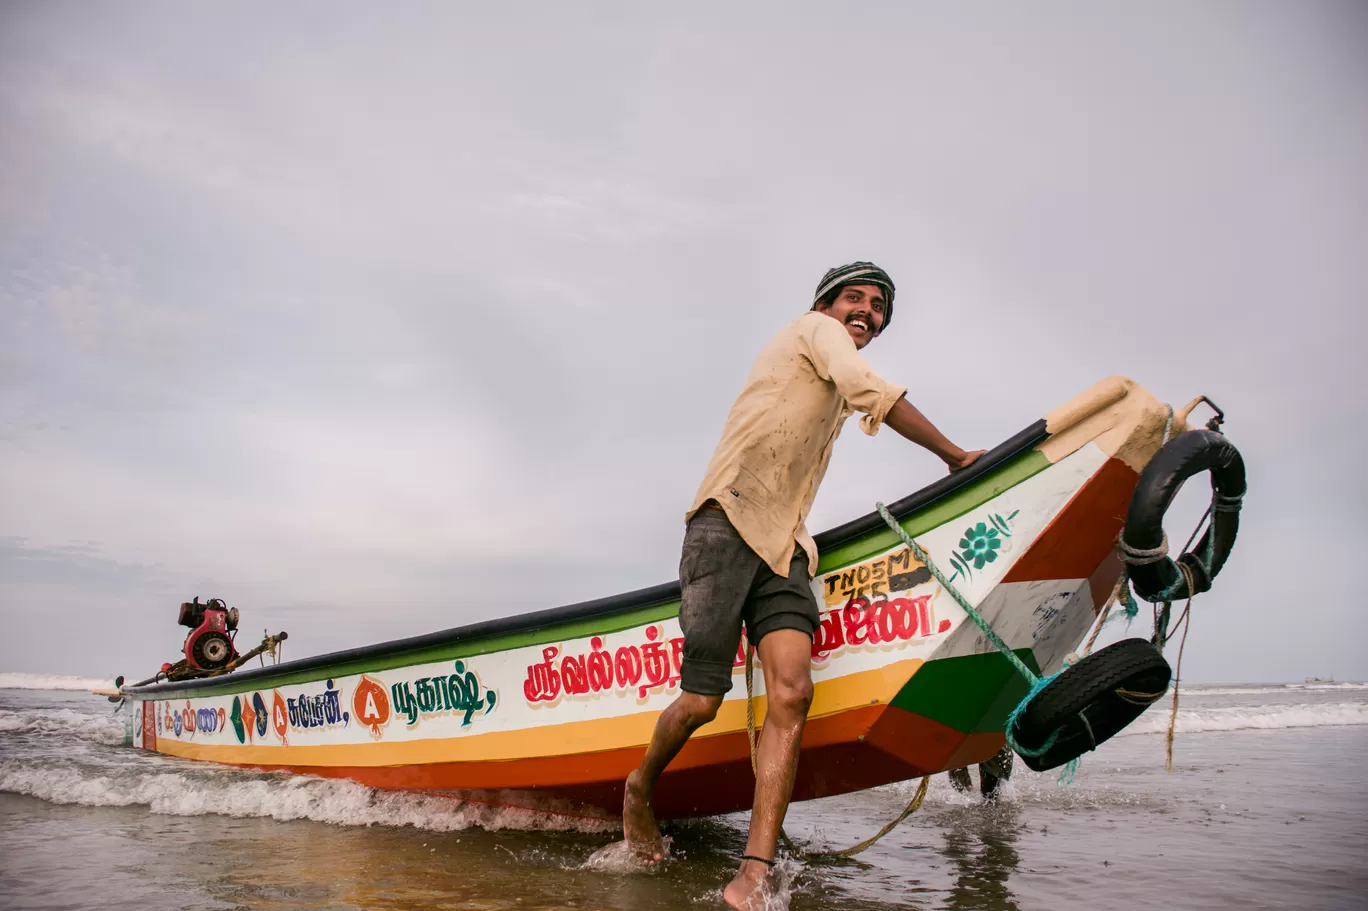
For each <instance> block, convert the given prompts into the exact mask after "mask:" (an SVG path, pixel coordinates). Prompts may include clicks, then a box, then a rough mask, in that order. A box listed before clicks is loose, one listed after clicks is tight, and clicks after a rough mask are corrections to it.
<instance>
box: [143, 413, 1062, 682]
mask: <svg viewBox="0 0 1368 911" xmlns="http://www.w3.org/2000/svg"><path fill="white" fill-rule="evenodd" d="M1050 436H1051V434H1050V432H1049V431H1048V430H1047V429H1046V422H1045V419H1044V418H1040V419H1038V420H1036V421H1035V422H1034V423H1032V424H1031V425H1030V426H1029V427H1026V428H1025V429H1023V430H1021V431H1019V432H1017V433H1015V434H1013V435H1012V436H1010V437H1008V438H1007V439H1006V440H1004V441H1003V442H1002V443H999V444H998V445H997V446H995V447H993V448H992V449H991V450H989V451H988V452H987V453H985V454H984V455H983V456H982V457H981V458H979V459H978V460H976V461H975V462H974V464H973V465H971V466H969V467H968V468H964V469H961V470H959V471H956V472H952V473H950V474H948V475H946V476H944V477H942V478H939V479H937V480H936V481H933V482H932V483H930V484H928V485H926V486H925V487H922V488H921V489H919V490H917V491H915V492H913V493H911V494H909V495H908V496H906V497H903V498H902V499H900V500H897V501H895V502H893V503H890V504H888V510H889V512H890V513H891V514H892V515H893V516H894V517H895V518H896V519H898V520H899V521H905V520H906V519H908V518H909V517H910V516H911V515H912V514H914V513H916V512H919V511H921V510H923V509H926V508H927V507H930V506H932V505H934V504H936V503H938V502H939V501H941V500H943V499H945V498H946V497H949V496H951V495H952V494H954V493H956V492H958V491H960V490H963V489H964V488H966V487H968V486H970V485H971V484H973V483H975V482H977V481H979V480H981V479H982V478H984V477H986V476H987V475H989V474H992V473H993V472H994V471H996V470H997V469H998V468H1000V467H1002V466H1004V465H1007V464H1008V463H1010V462H1012V461H1013V460H1014V459H1016V458H1017V457H1018V456H1021V455H1023V454H1024V453H1026V452H1028V451H1030V450H1032V449H1034V448H1035V447H1037V446H1039V445H1040V444H1041V443H1042V442H1044V441H1045V440H1046V439H1048V438H1049V437H1050ZM883 528H885V525H884V521H883V518H882V517H881V516H880V515H879V514H878V513H877V512H870V513H868V514H866V515H864V516H861V517H859V518H857V519H853V520H851V521H849V522H846V523H844V524H842V525H838V526H836V527H835V528H831V529H828V530H827V531H824V532H822V533H821V534H818V535H815V536H814V538H815V540H816V542H817V546H818V548H819V550H821V551H827V550H829V549H833V548H836V547H840V546H842V545H845V544H848V543H850V542H852V541H855V540H858V539H860V538H863V537H865V536H867V535H870V534H871V533H874V532H877V531H879V530H881V529H883ZM679 595H680V587H679V581H678V580H675V581H673V582H666V583H662V584H659V585H653V586H650V587H647V588H640V589H636V590H634V591H629V592H623V593H620V594H616V595H609V596H607V597H603V598H596V599H594V600H591V601H581V602H578V603H575V604H568V605H563V606H561V607H552V608H546V609H543V610H539V611H532V612H530V613H524V614H514V615H512V616H508V617H496V618H493V619H490V620H481V621H479V622H477V623H471V624H467V625H465V626H458V627H453V628H450V629H445V630H438V631H435V632H431V633H423V634H421V635H418V636H410V637H407V638H404V639H392V640H389V641H387V642H378V643H375V644H372V645H365V646H358V647H357V648H352V649H345V650H343V651H336V652H328V653H326V654H322V655H313V656H310V657H307V658H298V659H295V660H293V661H287V662H282V663H280V664H273V665H269V666H267V667H257V668H251V669H248V670H242V671H238V672H234V673H232V674H223V675H220V676H216V677H202V678H199V679H197V680H181V681H175V682H162V683H154V684H147V685H146V686H139V687H125V688H124V689H123V693H124V694H125V695H131V696H139V697H144V698H151V699H166V698H171V697H173V696H178V695H180V694H182V693H187V692H191V693H194V692H201V691H209V690H222V689H224V688H231V689H237V688H238V684H240V683H246V684H248V685H249V686H248V688H255V686H252V685H253V684H255V685H258V686H259V685H264V684H266V683H268V682H269V681H271V680H273V679H276V678H279V677H283V676H291V675H294V674H299V673H305V672H308V671H314V670H323V669H325V668H329V667H333V666H336V665H347V664H351V663H353V662H357V661H364V660H366V659H373V658H385V659H394V658H396V657H400V656H402V655H405V654H408V653H417V652H426V651H428V650H430V649H433V648H440V647H443V646H453V645H458V644H468V643H472V642H477V641H479V640H481V639H488V638H492V637H495V636H507V635H511V634H517V633H529V632H535V631H536V630H540V629H544V628H547V627H554V626H562V625H565V624H569V623H577V622H581V621H584V620H591V619H594V618H598V617H609V616H614V615H618V614H625V613H629V612H636V611H642V610H648V609H650V608H653V607H662V606H665V605H668V604H671V603H673V602H675V601H678V600H679ZM206 695H208V693H206Z"/></svg>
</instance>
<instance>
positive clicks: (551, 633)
mask: <svg viewBox="0 0 1368 911" xmlns="http://www.w3.org/2000/svg"><path fill="white" fill-rule="evenodd" d="M678 614H679V602H678V601H672V602H670V603H668V604H657V605H655V606H653V607H645V608H642V609H641V610H635V611H631V612H629V613H623V614H614V615H612V616H610V617H591V618H589V619H587V620H578V621H576V622H574V623H563V624H560V625H557V626H546V627H541V628H539V629H532V630H524V631H522V632H517V633H507V634H505V635H502V636H491V637H490V638H488V639H471V640H469V641H466V642H453V643H450V644H448V645H435V646H432V647H430V648H426V649H420V650H417V651H410V652H394V653H392V654H389V655H373V656H371V657H368V658H362V659H358V660H354V661H339V662H338V663H337V664H331V665H328V666H327V667H321V668H313V669H310V670H303V671H293V672H291V671H289V670H288V669H286V670H284V671H282V672H281V673H280V674H279V675H276V674H272V675H270V676H265V677H257V678H256V679H254V680H244V681H242V682H238V681H237V680H234V679H233V678H232V677H231V676H229V677H225V678H224V681H223V684H222V685H221V686H212V687H205V686H197V687H195V688H194V689H193V690H187V689H182V688H179V687H166V688H165V689H158V690H157V691H156V692H155V693H139V694H138V696H139V697H141V698H156V699H173V698H180V697H182V696H186V697H189V696H193V697H195V698H199V697H202V696H219V695H223V694H225V693H240V692H243V691H247V692H250V691H252V690H262V689H270V688H271V687H275V686H293V685H295V684H300V683H313V682H315V681H318V680H328V679H331V678H333V677H347V676H349V675H352V674H360V673H362V672H365V673H379V672H380V671H387V670H392V669H394V668H397V667H408V666H410V665H414V664H429V663H432V662H438V661H454V660H455V659H457V658H469V657H471V656H475V655H488V654H490V653H492V652H502V651H506V650H508V649H515V648H524V647H526V646H529V645H541V644H542V643H544V642H561V641H564V640H566V639H578V638H581V637H584V636H606V635H608V634H609V633H615V632H617V631H619V630H624V629H631V628H633V627H637V626H644V625H646V624H648V623H656V622H658V621H660V620H664V619H667V618H669V617H674V616H677V615H678Z"/></svg>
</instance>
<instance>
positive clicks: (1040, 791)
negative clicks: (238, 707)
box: [0, 687, 1368, 911]
mask: <svg viewBox="0 0 1368 911" xmlns="http://www.w3.org/2000/svg"><path fill="white" fill-rule="evenodd" d="M1194 693H1195V695H1191V696H1188V697H1185V701H1184V712H1183V714H1182V715H1181V716H1180V719H1181V722H1182V723H1181V724H1180V732H1181V731H1183V729H1184V727H1186V728H1187V729H1188V730H1187V731H1186V732H1184V733H1180V734H1179V738H1178V742H1177V751H1176V763H1175V768H1174V771H1173V772H1172V773H1166V772H1165V771H1164V764H1163V762H1164V749H1163V736H1162V734H1160V733H1157V731H1158V730H1159V729H1161V728H1162V722H1163V721H1164V720H1165V719H1164V718H1162V717H1159V715H1160V713H1158V712H1156V713H1155V714H1154V717H1149V716H1147V717H1146V718H1144V719H1142V720H1141V722H1140V723H1139V724H1138V726H1139V727H1140V728H1141V730H1142V731H1143V730H1149V729H1152V730H1153V731H1156V733H1134V734H1128V735H1125V736H1122V737H1118V738H1117V739H1115V740H1113V741H1112V742H1111V743H1108V744H1106V745H1104V747H1103V748H1102V750H1101V751H1099V752H1098V753H1097V754H1092V755H1090V756H1088V757H1087V758H1086V759H1085V761H1084V763H1083V765H1082V768H1081V769H1080V771H1079V774H1078V777H1077V779H1076V780H1075V781H1074V782H1073V784H1071V785H1068V786H1060V785H1059V784H1058V783H1057V782H1056V780H1055V778H1056V776H1055V775H1053V774H1046V775H1034V774H1032V773H1030V772H1028V771H1026V770H1024V769H1023V768H1021V766H1020V765H1018V770H1019V771H1018V774H1017V775H1016V777H1015V778H1014V779H1013V780H1012V781H1011V782H1010V783H1009V784H1008V786H1007V787H1006V789H1005V791H1004V793H1003V795H1002V798H1001V800H1000V801H999V802H998V803H997V804H996V805H995V806H989V805H984V804H983V803H982V802H981V801H979V799H978V798H977V796H971V795H962V794H959V793H957V792H955V791H954V790H953V789H951V788H950V786H949V784H948V782H947V780H946V777H945V776H944V775H941V776H937V778H936V779H935V780H934V781H933V785H932V788H931V792H930V794H929V796H928V799H927V801H926V805H925V806H924V807H923V809H922V810H921V811H920V812H918V813H917V814H916V815H914V816H913V817H911V818H909V819H908V820H907V821H906V822H905V823H904V824H903V825H902V826H901V827H900V828H899V829H897V830H895V831H894V832H893V833H892V834H891V835H889V836H888V837H886V838H885V839H884V840H883V841H882V842H881V843H879V844H878V845H876V846H875V847H874V848H872V849H870V850H869V851H868V852H866V853H865V854H862V855H860V857H858V858H857V859H854V860H849V861H844V862H840V863H810V864H799V863H792V862H790V863H788V864H786V872H787V874H788V876H789V877H790V878H791V884H790V886H789V888H788V889H786V890H785V895H784V896H783V902H786V903H787V907H789V908H791V909H793V911H804V909H851V911H854V909H871V911H872V909H892V908H928V909H929V908H947V909H969V908H981V909H1013V908H1020V909H1028V908H1029V909H1035V908H1039V909H1050V911H1058V909H1060V908H1074V907H1088V906H1092V907H1111V908H1156V909H1157V908H1163V909H1175V908H1213V907H1240V908H1277V907H1290V908H1298V909H1308V908H1362V907H1365V906H1368V899H1366V898H1365V896H1368V786H1366V785H1368V781H1365V779H1366V778H1368V773H1365V771H1364V763H1363V759H1362V757H1363V755H1364V752H1365V749H1368V724H1366V723H1365V722H1368V690H1365V689H1363V688H1359V689H1352V688H1351V689H1342V688H1327V689H1323V690H1311V689H1304V688H1298V689H1284V688H1276V687H1266V688H1228V689H1226V690H1223V689H1212V690H1209V692H1208V693H1206V694H1203V693H1202V692H1201V691H1200V690H1197V691H1194ZM108 714H109V712H108V704H107V703H103V701H102V700H98V699H93V698H91V697H83V696H80V695H76V694H59V693H48V692H41V693H40V692H36V691H18V690H7V691H0V896H3V900H0V904H3V906H4V907H6V908H14V909H21V908H24V909H28V908H34V909H37V908H53V909H55V908H92V907H98V908H129V909H133V908H138V909H181V908H194V909H201V908H203V909H211V908H212V909H218V908H249V909H396V911H398V909H428V908H432V909H439V908H440V909H480V911H494V909H589V908H604V909H607V908H612V909H678V908H700V909H703V908H721V907H723V906H722V904H721V901H720V891H721V887H722V886H723V885H724V884H725V883H726V881H727V880H728V879H729V878H730V875H731V872H732V870H733V869H734V867H735V863H736V857H737V855H739V854H740V853H741V850H742V847H743V845H744V837H745V835H744V826H745V815H744V814H738V815H736V816H732V817H724V818H719V819H711V820H701V821H694V822H688V823H684V824H678V825H672V826H668V827H667V832H668V833H669V834H671V835H672V836H673V838H674V851H673V854H672V858H671V859H670V860H669V861H668V862H667V863H665V864H664V865H663V866H662V867H661V868H660V869H659V870H657V871H655V872H651V873H637V874H630V875H623V874H615V873H606V872H602V871H592V870H585V869H582V868H581V865H582V864H583V863H584V861H585V860H586V859H587V858H588V857H589V856H590V855H591V854H592V853H593V852H594V851H595V850H596V849H598V848H600V847H602V846H603V845H605V844H607V843H608V842H610V841H612V840H614V839H615V838H620V837H621V836H620V833H617V834H615V833H613V832H611V831H593V832H584V831H576V830H575V828H574V826H575V825H577V823H575V822H574V821H571V820H564V819H561V820H546V819H537V818H536V817H535V816H533V815H531V814H527V813H525V812H521V811H518V812H507V811H500V810H497V809H493V808H489V807H470V806H461V805H459V804H457V803H456V802H455V801H450V800H446V799H443V798H425V797H421V796H414V795H403V794H399V795H396V794H383V793H379V792H373V791H370V790H368V789H366V788H361V787H359V786H356V785H351V784H349V783H345V782H329V781H322V780H319V779H308V778H300V777H290V776H285V775H265V774H259V773H248V772H240V771H236V770H225V769H218V768H214V767H205V766H201V765H199V764H192V763H187V762H184V761H180V760H174V759H170V758H166V757H157V756H149V755H146V754H140V753H136V752H133V751H131V750H126V749H124V748H123V747H121V746H119V745H117V744H118V740H119V737H118V731H119V729H120V728H119V725H118V724H117V723H116V722H114V721H112V720H111V719H110V718H109V717H108ZM1229 728H1234V729H1229ZM914 786H915V782H907V783H904V784H901V785H896V786H893V787H890V788H885V789H879V790H876V791H871V792H865V793H861V794H855V795H847V796H844V797H839V798H831V799H828V800H822V801H814V802H810V803H806V804H801V805H796V806H795V807H794V808H793V810H792V811H791V813H790V817H789V822H788V825H787V828H788V830H789V833H790V834H791V835H792V836H793V837H795V839H797V840H799V841H810V842H812V843H813V845H814V846H818V847H821V846H843V845H845V844H850V843H853V842H855V841H858V840H860V839H862V838H865V837H867V836H868V835H870V834H872V832H873V831H875V830H876V829H877V828H878V827H879V826H880V825H882V823H883V822H884V821H886V820H887V819H888V818H890V817H891V816H893V815H896V813H897V812H898V811H899V810H900V809H901V807H902V805H903V804H904V803H905V802H906V800H907V798H908V796H910V793H911V790H912V788H913V787H914ZM548 826H549V827H552V829H553V830H547V829H546V828H540V827H548Z"/></svg>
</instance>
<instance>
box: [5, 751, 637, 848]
mask: <svg viewBox="0 0 1368 911" xmlns="http://www.w3.org/2000/svg"><path fill="white" fill-rule="evenodd" d="M134 757H136V758H135V761H136V762H137V763H138V764H139V765H144V766H146V765H147V764H149V763H156V764H158V765H162V764H170V763H174V762H175V761H174V760H168V759H164V758H162V757H153V756H141V755H137V754H132V755H131V756H130V758H134ZM0 791H10V792H13V793H16V794H27V795H29V796H31V797H37V798H39V799H41V800H46V801H49V802H51V803H58V804H76V805H79V806H87V807H127V806H145V807H147V808H148V809H149V810H150V811H151V812H153V813H159V814H163V815H167V816H206V815H218V816H230V817H236V818H248V817H260V818H269V819H277V820H281V821H285V820H296V819H310V820H314V821H315V822H323V823H330V824H332V825H341V826H392V827H404V826H413V827H414V828H418V829H427V830H430V831H434V832H453V831H460V830H462V829H469V828H472V827H478V828H481V829H485V830H489V831H497V830H500V829H519V830H528V831H576V832H589V833H601V832H612V831H614V830H615V829H620V828H621V826H620V824H619V823H618V822H617V821H616V820H607V819H601V818H592V817H589V816H585V815H579V814H575V813H572V812H568V809H569V808H568V807H564V806H562V805H561V803H560V802H558V801H545V802H544V803H543V804H540V805H533V806H532V807H529V806H527V804H526V797H525V795H518V798H519V799H520V802H521V803H523V805H520V806H509V805H507V804H500V803H498V802H496V801H497V795H492V796H491V800H490V801H488V802H485V801H479V802H477V801H474V800H463V799H460V798H456V797H448V796H445V795H440V794H433V795H428V794H420V793H416V792H412V791H380V790H376V789H374V788H368V787H365V786H364V785H360V784H357V783H355V782H351V781H341V780H334V779H324V778H314V777H312V776H307V775H289V774H283V773H262V772H246V771H241V770H236V769H223V768H212V767H210V768H205V769H195V770H193V771H179V770H175V771H173V770H171V769H169V768H167V767H165V766H163V767H162V768H147V767H144V768H140V769H139V768H129V769H122V770H118V771H114V772H111V771H110V770H109V769H108V768H100V769H95V768H92V767H88V766H83V765H81V764H78V763H65V764H63V765H55V764H54V763H51V762H34V761H29V760H6V761H2V762H0Z"/></svg>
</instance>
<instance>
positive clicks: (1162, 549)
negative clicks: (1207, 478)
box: [1120, 430, 1245, 602]
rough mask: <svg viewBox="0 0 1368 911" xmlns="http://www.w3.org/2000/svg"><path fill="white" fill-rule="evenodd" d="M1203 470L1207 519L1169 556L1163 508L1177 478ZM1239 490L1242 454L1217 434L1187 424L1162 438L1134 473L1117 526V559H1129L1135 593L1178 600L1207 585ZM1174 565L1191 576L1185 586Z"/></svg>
mask: <svg viewBox="0 0 1368 911" xmlns="http://www.w3.org/2000/svg"><path fill="white" fill-rule="evenodd" d="M1203 471H1207V472H1210V473H1211V491H1212V500H1211V505H1212V509H1211V524H1210V525H1209V526H1207V530H1206V534H1204V535H1203V536H1202V538H1201V540H1199V541H1198V542H1197V544H1196V547H1195V548H1194V549H1193V550H1191V551H1189V552H1187V553H1185V554H1183V555H1181V556H1180V557H1178V559H1177V560H1174V559H1173V558H1171V557H1169V556H1167V554H1166V551H1167V549H1168V542H1167V538H1165V536H1164V513H1166V512H1167V511H1168V508H1169V504H1170V503H1172V502H1173V498H1174V496H1175V495H1176V494H1177V493H1178V490H1179V488H1180V487H1182V486H1183V482H1184V481H1186V480H1187V479H1188V478H1190V477H1192V476H1193V475H1195V474H1199V473H1201V472H1203ZM1244 492H1245V467H1244V459H1242V458H1241V457H1240V451H1239V450H1238V449H1236V448H1235V447H1234V446H1233V445H1231V442H1230V441H1229V440H1227V439H1226V438H1225V436H1224V435H1223V434H1220V433H1217V432H1215V431H1212V430H1189V431H1188V432H1186V433H1180V434H1178V435H1177V436H1176V437H1174V438H1173V439H1171V440H1169V441H1168V442H1167V443H1165V444H1164V446H1163V447H1162V448H1161V449H1160V450H1159V451H1158V452H1157V453H1155V455H1154V458H1153V459H1150V462H1149V464H1148V465H1146V466H1145V470H1144V471H1142V472H1141V473H1140V480H1139V481H1138V482H1137V483H1136V485H1135V493H1133V494H1132V495H1131V501H1130V509H1129V510H1128V511H1127V513H1126V527H1125V528H1124V529H1123V530H1122V532H1121V539H1120V545H1121V546H1120V551H1121V559H1122V560H1124V561H1125V562H1126V563H1127V564H1129V566H1128V570H1129V573H1130V578H1131V582H1133V583H1134V584H1135V592H1136V594H1138V595H1139V596H1140V597H1142V598H1144V599H1145V600H1146V601H1152V602H1153V601H1180V600H1182V599H1184V598H1189V597H1191V596H1193V595H1196V594H1200V593H1201V592H1204V591H1207V590H1208V589H1210V588H1211V581H1212V580H1213V579H1215V578H1216V574H1217V573H1219V572H1220V571H1221V567H1222V566H1224V565H1225V562H1226V558H1227V557H1229V556H1230V550H1231V548H1232V547H1234V546H1235V535H1236V534H1237V533H1238V532H1239V530H1240V501H1241V498H1242V497H1243V496H1244ZM1180 565H1181V567H1183V568H1186V569H1187V571H1188V574H1189V575H1190V576H1191V581H1192V586H1191V590H1190V591H1189V586H1188V575H1185V574H1184V572H1183V569H1182V568H1180Z"/></svg>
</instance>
